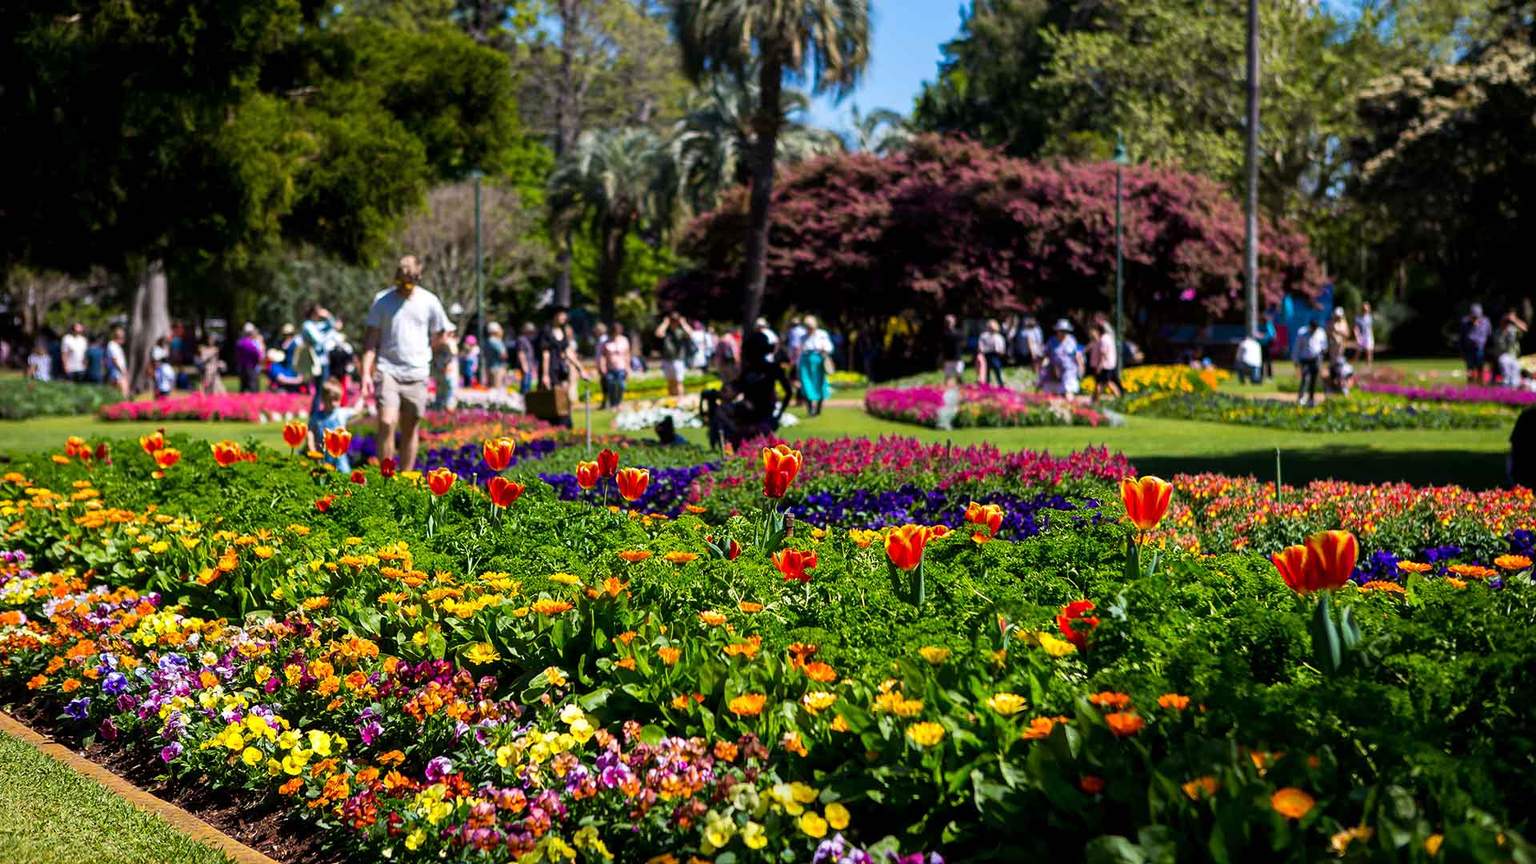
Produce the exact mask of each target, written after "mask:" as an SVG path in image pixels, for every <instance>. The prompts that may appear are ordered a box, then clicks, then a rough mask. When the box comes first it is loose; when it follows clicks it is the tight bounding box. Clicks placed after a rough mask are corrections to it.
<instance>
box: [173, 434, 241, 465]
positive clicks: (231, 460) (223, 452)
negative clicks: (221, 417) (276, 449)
mask: <svg viewBox="0 0 1536 864" xmlns="http://www.w3.org/2000/svg"><path fill="white" fill-rule="evenodd" d="M155 434H157V435H158V434H159V433H158V432H157V433H155ZM210 446H211V447H212V448H213V461H215V462H217V463H218V464H219V467H220V468H228V467H229V466H231V465H233V464H235V463H236V462H239V461H240V460H242V459H244V458H245V450H244V448H242V447H241V446H240V444H239V443H238V442H235V441H230V440H227V439H226V440H224V441H216V442H214V443H213V444H212V445H210Z"/></svg>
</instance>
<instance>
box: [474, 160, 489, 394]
mask: <svg viewBox="0 0 1536 864" xmlns="http://www.w3.org/2000/svg"><path fill="white" fill-rule="evenodd" d="M473 176H474V178H475V318H476V319H477V320H478V322H479V326H478V327H477V328H476V329H478V330H479V332H480V336H479V341H480V363H479V364H478V369H477V370H476V371H477V373H478V374H479V375H480V386H482V387H484V386H486V385H487V384H488V383H489V382H490V377H489V376H488V375H487V374H486V362H485V360H486V348H485V256H484V255H483V254H482V253H481V251H480V176H481V175H480V172H479V171H478V170H476V171H475V172H474V175H473Z"/></svg>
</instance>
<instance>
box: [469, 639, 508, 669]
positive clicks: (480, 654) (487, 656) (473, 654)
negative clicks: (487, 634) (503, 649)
mask: <svg viewBox="0 0 1536 864" xmlns="http://www.w3.org/2000/svg"><path fill="white" fill-rule="evenodd" d="M464 659H465V660H468V661H469V662H470V663H473V664H474V665H476V666H481V665H484V664H486V663H492V662H495V661H497V660H500V659H501V654H499V653H497V651H496V647H495V646H494V645H492V644H491V643H489V642H476V643H475V644H473V645H471V646H469V650H467V651H465V652H464Z"/></svg>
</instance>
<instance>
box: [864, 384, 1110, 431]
mask: <svg viewBox="0 0 1536 864" xmlns="http://www.w3.org/2000/svg"><path fill="white" fill-rule="evenodd" d="M944 392H945V390H944V388H943V387H935V386H918V387H876V388H874V389H872V390H870V391H869V392H868V393H867V394H866V395H865V396H864V410H865V411H868V412H869V413H870V414H873V415H874V416H876V417H883V418H885V419H887V420H896V421H899V422H903V423H917V424H919V425H922V426H938V425H939V421H940V418H941V416H942V414H943V410H944ZM959 395H960V399H959V402H958V404H957V405H956V406H955V415H954V418H953V421H952V423H953V425H954V426H956V427H967V426H988V427H991V426H1083V425H1087V426H1097V425H1099V424H1100V423H1102V422H1104V415H1103V414H1100V413H1099V412H1097V411H1095V410H1093V409H1092V408H1088V407H1086V406H1082V405H1077V404H1075V403H1073V402H1072V401H1070V400H1068V399H1063V398H1061V397H1059V396H1049V395H1046V394H1044V393H1028V392H1025V391H1022V390H1010V389H1009V388H1007V387H994V386H992V385H990V384H966V385H965V386H963V387H961V388H960V394H959Z"/></svg>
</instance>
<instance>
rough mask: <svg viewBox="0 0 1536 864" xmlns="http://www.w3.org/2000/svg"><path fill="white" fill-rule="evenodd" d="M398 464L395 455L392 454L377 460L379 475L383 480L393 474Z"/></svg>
mask: <svg viewBox="0 0 1536 864" xmlns="http://www.w3.org/2000/svg"><path fill="white" fill-rule="evenodd" d="M399 464H400V463H399V462H396V461H395V457H393V456H391V457H389V458H388V459H381V460H379V476H380V477H383V478H384V479H385V480H388V479H389V478H391V477H393V476H395V468H396V467H398V466H399Z"/></svg>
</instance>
